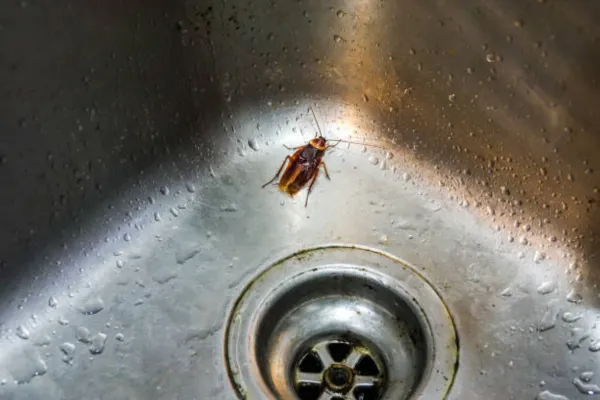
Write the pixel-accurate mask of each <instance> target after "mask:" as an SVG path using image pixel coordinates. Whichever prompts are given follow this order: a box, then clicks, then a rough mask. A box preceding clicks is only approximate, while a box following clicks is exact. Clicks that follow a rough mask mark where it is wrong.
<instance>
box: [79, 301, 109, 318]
mask: <svg viewBox="0 0 600 400" xmlns="http://www.w3.org/2000/svg"><path fill="white" fill-rule="evenodd" d="M103 309H104V301H102V299H101V298H100V297H92V298H90V299H88V301H86V302H85V304H84V305H83V306H82V307H81V309H80V311H81V313H82V314H86V315H93V314H97V313H99V312H100V311H102V310H103Z"/></svg>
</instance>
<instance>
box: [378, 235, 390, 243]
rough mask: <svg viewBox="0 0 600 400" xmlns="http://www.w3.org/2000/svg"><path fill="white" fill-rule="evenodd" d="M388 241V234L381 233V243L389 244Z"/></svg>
mask: <svg viewBox="0 0 600 400" xmlns="http://www.w3.org/2000/svg"><path fill="white" fill-rule="evenodd" d="M387 242H388V237H387V236H386V235H381V236H380V237H379V244H387Z"/></svg>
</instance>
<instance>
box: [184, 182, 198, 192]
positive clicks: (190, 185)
mask: <svg viewBox="0 0 600 400" xmlns="http://www.w3.org/2000/svg"><path fill="white" fill-rule="evenodd" d="M185 188H186V189H187V191H188V192H190V193H194V192H195V191H196V186H195V185H194V184H193V183H191V182H188V183H186V184H185Z"/></svg>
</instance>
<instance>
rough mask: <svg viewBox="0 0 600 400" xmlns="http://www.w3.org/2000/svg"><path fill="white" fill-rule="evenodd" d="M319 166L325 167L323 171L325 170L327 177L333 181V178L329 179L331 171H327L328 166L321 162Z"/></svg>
mask: <svg viewBox="0 0 600 400" xmlns="http://www.w3.org/2000/svg"><path fill="white" fill-rule="evenodd" d="M319 165H322V166H323V169H324V170H325V177H326V178H327V179H329V180H331V178H330V177H329V171H327V165H325V162H323V161H321V162H320V164H319Z"/></svg>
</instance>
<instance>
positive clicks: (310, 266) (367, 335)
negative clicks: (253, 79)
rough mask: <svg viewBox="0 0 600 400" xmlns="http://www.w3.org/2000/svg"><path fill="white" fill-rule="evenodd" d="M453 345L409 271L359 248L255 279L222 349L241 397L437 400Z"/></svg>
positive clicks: (447, 327) (288, 260)
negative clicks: (308, 388) (309, 363)
mask: <svg viewBox="0 0 600 400" xmlns="http://www.w3.org/2000/svg"><path fill="white" fill-rule="evenodd" d="M457 342H458V341H457V337H456V332H455V330H454V324H453V322H452V319H451V317H450V314H449V313H448V310H447V308H446V306H445V305H444V303H443V301H442V299H441V298H440V297H439V296H438V294H437V292H436V291H435V289H434V288H433V287H432V286H431V285H430V284H429V283H428V282H427V280H426V279H425V278H424V277H423V276H422V275H421V274H420V273H419V272H418V271H417V270H416V269H415V268H413V267H411V266H409V265H408V264H406V263H404V262H403V261H401V260H399V259H397V258H395V257H393V256H391V255H389V254H387V253H383V252H380V251H377V250H373V249H369V248H366V247H361V246H347V245H330V246H323V247H318V248H312V249H306V250H302V251H300V252H297V253H294V254H292V255H290V256H288V257H285V258H283V259H281V260H279V261H277V262H275V263H273V264H271V265H270V266H268V267H267V268H266V269H265V270H264V271H263V272H262V273H261V274H260V275H258V276H257V277H256V278H255V279H254V280H253V281H252V282H251V283H250V284H249V285H248V286H247V287H246V288H245V290H244V291H243V293H242V295H241V296H240V298H239V299H238V300H237V302H236V303H235V304H234V307H233V310H232V311H231V314H230V317H229V321H228V327H227V330H226V337H225V346H224V348H225V357H226V361H227V367H228V372H229V377H230V380H231V382H232V383H233V385H234V387H235V389H236V391H237V393H238V396H239V397H240V398H250V399H254V398H261V399H264V398H267V399H300V400H312V399H315V400H317V399H318V400H326V399H336V400H337V399H353V400H358V399H364V400H370V399H373V400H375V399H377V400H379V399H384V400H385V399H394V400H396V399H409V398H411V399H414V398H423V399H443V398H445V397H446V395H447V393H448V391H449V390H450V387H451V385H452V382H453V380H454V375H455V372H456V366H457V365H458V343H457ZM332 345H336V346H337V349H333V348H332V347H331V346H332ZM342 345H343V346H345V348H346V350H344V351H341V350H340V346H342ZM343 346H342V347H343ZM323 349H328V351H324V350H323ZM340 351H341V353H345V354H341V353H340ZM307 357H308V358H307ZM310 358H313V365H312V367H310V366H309V367H310V368H313V369H314V370H313V371H310V368H309V369H308V370H307V367H306V365H308V364H306V362H305V361H306V360H307V359H310ZM362 359H364V360H366V361H364V362H362V361H361V360H362ZM303 363H304V364H303ZM319 363H320V365H319ZM360 363H362V364H365V365H367V364H369V368H370V369H369V368H367V369H365V368H363V367H364V366H362V367H361V366H360V365H359V364H360ZM358 367H360V368H358ZM365 371H366V373H365ZM307 387H310V391H308V390H306V388H307Z"/></svg>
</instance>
